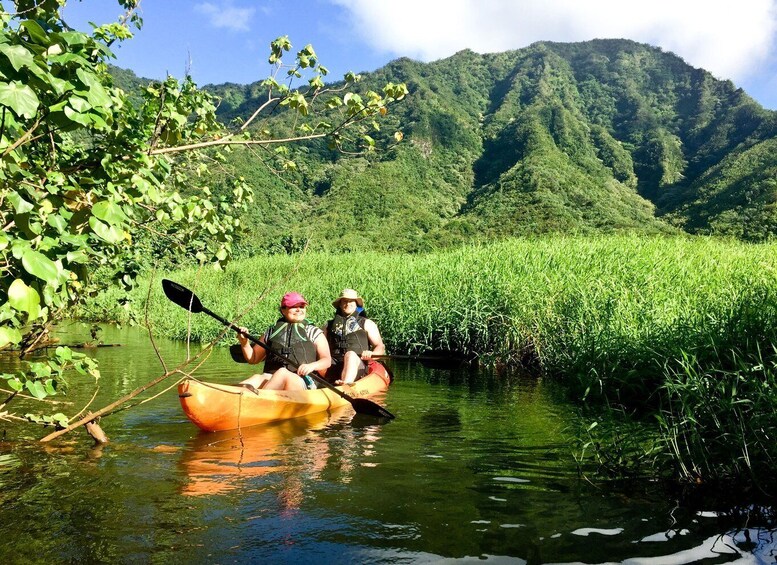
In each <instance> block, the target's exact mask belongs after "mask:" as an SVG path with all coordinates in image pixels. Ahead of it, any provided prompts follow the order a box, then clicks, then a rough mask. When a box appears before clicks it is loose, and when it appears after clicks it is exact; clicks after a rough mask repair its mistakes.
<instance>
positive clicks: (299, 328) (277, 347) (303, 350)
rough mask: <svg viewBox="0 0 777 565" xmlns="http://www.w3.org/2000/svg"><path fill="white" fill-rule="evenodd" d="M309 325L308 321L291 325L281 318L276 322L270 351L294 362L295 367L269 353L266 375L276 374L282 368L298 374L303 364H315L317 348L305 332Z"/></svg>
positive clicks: (266, 362)
mask: <svg viewBox="0 0 777 565" xmlns="http://www.w3.org/2000/svg"><path fill="white" fill-rule="evenodd" d="M309 325H310V322H308V321H305V322H302V323H299V324H290V323H288V322H287V321H286V320H284V319H283V318H279V319H278V321H277V322H275V325H274V326H272V327H271V328H270V331H269V343H268V344H267V345H268V346H269V347H270V351H273V352H275V353H278V354H280V355H283V356H284V357H288V358H289V359H290V360H291V361H293V362H294V365H292V364H291V363H288V362H286V361H284V360H283V359H281V358H280V357H278V356H276V355H273V354H272V353H269V352H268V353H267V357H266V358H265V362H264V372H265V373H274V372H275V371H277V370H278V369H280V368H281V367H285V368H286V369H288V370H289V371H292V372H296V370H297V367H298V366H300V365H302V364H303V363H313V362H315V360H316V346H315V344H314V343H313V342H312V341H310V340H309V339H308V334H307V332H306V331H305V328H306V327H307V326H309Z"/></svg>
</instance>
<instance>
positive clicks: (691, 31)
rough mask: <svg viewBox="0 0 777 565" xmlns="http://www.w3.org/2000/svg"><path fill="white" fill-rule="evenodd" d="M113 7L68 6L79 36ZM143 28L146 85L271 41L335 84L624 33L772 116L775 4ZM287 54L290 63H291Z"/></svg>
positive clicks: (450, 5) (338, 1) (457, 12)
mask: <svg viewBox="0 0 777 565" xmlns="http://www.w3.org/2000/svg"><path fill="white" fill-rule="evenodd" d="M120 13H121V8H120V7H119V4H118V3H117V2H116V1H115V0H81V1H76V0H69V2H68V4H67V5H66V7H65V9H64V15H65V20H66V21H67V22H68V24H69V25H70V26H71V27H74V28H76V29H88V22H90V21H92V22H95V23H107V22H112V21H116V20H117V17H118V16H119V14H120ZM139 13H140V15H141V16H142V18H143V21H144V23H143V27H142V29H141V30H140V31H137V32H136V33H135V37H134V38H133V39H130V40H128V41H126V42H124V43H122V44H121V45H120V46H118V47H116V46H114V49H113V51H114V53H115V55H116V56H117V59H116V61H114V62H115V64H117V65H119V66H121V67H125V68H129V69H132V70H133V71H135V73H136V74H137V75H138V76H141V77H145V78H154V79H159V78H164V76H165V75H167V74H171V75H174V76H176V77H179V78H180V77H182V76H184V74H185V73H186V72H187V71H188V72H189V73H190V74H191V75H192V77H193V78H194V80H195V82H197V84H199V85H205V84H220V83H224V82H234V83H240V84H248V83H251V82H254V81H257V80H262V79H264V78H266V77H267V76H269V75H270V72H271V68H270V65H269V64H268V62H267V57H268V55H269V44H270V42H271V41H272V40H273V39H275V38H276V37H278V36H281V35H288V36H289V39H290V40H291V42H292V45H293V46H294V50H295V51H296V50H298V49H300V48H302V47H304V46H305V45H306V44H309V43H310V44H312V45H313V47H314V49H315V51H316V53H317V55H318V57H319V60H320V62H321V64H323V65H324V66H326V67H327V68H328V69H329V71H330V75H329V77H330V78H332V79H333V80H338V79H341V78H342V77H343V75H344V74H345V73H346V72H348V71H354V72H363V71H374V70H376V69H378V68H380V67H382V66H383V65H385V64H386V63H388V62H390V61H392V60H394V59H397V58H399V57H410V58H411V59H415V60H418V61H424V62H429V61H435V60H438V59H443V58H445V57H449V56H451V55H453V54H454V53H456V52H457V51H460V50H462V49H467V48H468V49H471V50H473V51H475V52H478V53H493V52H499V51H507V50H511V49H519V48H521V47H526V46H527V45H530V44H531V43H534V42H535V41H543V40H547V41H563V42H566V41H586V40H590V39H595V38H626V39H632V40H635V41H639V42H643V43H649V44H651V45H655V46H658V47H661V48H662V49H663V50H664V51H671V52H673V53H675V54H677V55H679V56H680V57H682V58H683V59H684V60H685V62H687V63H688V64H690V65H692V66H694V67H701V68H704V69H706V70H708V71H709V72H711V73H712V74H713V75H714V76H715V77H716V78H719V79H728V80H731V81H733V82H734V84H735V85H736V86H738V87H741V88H743V89H744V90H745V91H746V92H747V93H748V94H750V95H751V96H752V97H753V98H755V100H757V101H758V102H760V103H761V104H762V105H763V106H765V107H766V108H769V109H773V110H777V0H738V1H736V2H732V0H639V1H635V0H534V1H531V0H382V1H378V0H141V4H140V10H139ZM290 59H292V58H291V57H290Z"/></svg>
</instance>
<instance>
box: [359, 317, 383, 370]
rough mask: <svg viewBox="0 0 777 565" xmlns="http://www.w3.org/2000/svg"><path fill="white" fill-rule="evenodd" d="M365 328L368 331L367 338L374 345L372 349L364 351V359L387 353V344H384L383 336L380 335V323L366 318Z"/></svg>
mask: <svg viewBox="0 0 777 565" xmlns="http://www.w3.org/2000/svg"><path fill="white" fill-rule="evenodd" d="M364 330H365V331H366V332H367V339H368V340H369V342H370V346H372V351H369V350H367V351H362V355H361V357H362V359H364V360H366V359H370V358H371V357H372V356H373V355H384V354H385V353H386V346H384V345H383V338H382V337H380V330H378V325H377V324H376V323H375V322H373V321H372V320H366V321H365V322H364Z"/></svg>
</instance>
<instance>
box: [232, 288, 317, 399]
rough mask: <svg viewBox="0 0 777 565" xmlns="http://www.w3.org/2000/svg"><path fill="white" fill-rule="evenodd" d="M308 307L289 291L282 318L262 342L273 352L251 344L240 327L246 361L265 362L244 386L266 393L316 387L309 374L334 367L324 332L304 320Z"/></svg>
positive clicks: (270, 329)
mask: <svg viewBox="0 0 777 565" xmlns="http://www.w3.org/2000/svg"><path fill="white" fill-rule="evenodd" d="M307 306H308V301H307V300H305V297H304V296H302V295H301V294H300V293H298V292H287V293H286V294H285V295H284V296H283V299H281V308H280V309H281V317H280V318H278V321H277V322H275V324H274V325H273V326H271V327H270V328H268V329H267V331H266V332H264V335H263V336H262V338H261V339H260V340H259V341H261V342H262V343H264V344H266V345H267V347H268V348H269V349H270V352H268V351H267V348H264V347H262V346H261V345H252V344H251V343H250V342H249V341H248V338H247V337H246V336H245V335H244V333H245V334H247V333H248V330H247V329H246V328H241V332H238V334H237V340H238V342H239V343H240V348H241V350H242V351H243V357H245V360H246V361H248V362H249V363H250V364H255V363H259V362H260V361H264V372H263V373H260V374H256V375H253V376H252V377H249V378H247V379H246V380H244V381H242V382H241V383H240V384H241V385H243V386H245V387H247V388H249V389H258V388H263V389H265V390H306V389H309V390H310V389H315V388H316V382H315V381H314V380H313V379H312V378H311V377H309V376H308V375H310V373H312V372H314V371H326V369H328V368H329V366H330V365H331V364H332V357H331V355H330V353H329V344H328V343H327V340H326V337H325V336H324V332H322V331H321V330H320V329H319V328H317V327H316V326H314V325H313V324H311V323H310V322H308V321H307V320H306V319H305V314H306V312H307V310H306V309H307ZM273 352H274V353H277V354H278V355H274V354H273ZM281 356H282V357H281ZM283 357H285V358H286V359H288V361H287V360H286V359H283Z"/></svg>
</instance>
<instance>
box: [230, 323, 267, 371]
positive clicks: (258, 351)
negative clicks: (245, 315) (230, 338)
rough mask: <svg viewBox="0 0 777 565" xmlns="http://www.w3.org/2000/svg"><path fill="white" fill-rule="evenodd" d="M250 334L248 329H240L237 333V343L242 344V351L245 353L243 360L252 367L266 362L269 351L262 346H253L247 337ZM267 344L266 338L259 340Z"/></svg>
mask: <svg viewBox="0 0 777 565" xmlns="http://www.w3.org/2000/svg"><path fill="white" fill-rule="evenodd" d="M246 334H248V328H240V331H239V332H238V333H237V341H238V343H240V349H241V350H242V352H243V358H244V359H245V360H246V361H248V363H249V364H250V365H256V364H257V363H259V362H261V361H263V360H264V358H265V357H266V356H267V351H266V350H265V348H264V347H262V346H261V345H255V344H252V343H251V342H250V341H249V340H248V338H247V337H246ZM259 341H261V342H262V343H265V340H264V336H262V338H261V339H260V340H259Z"/></svg>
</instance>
